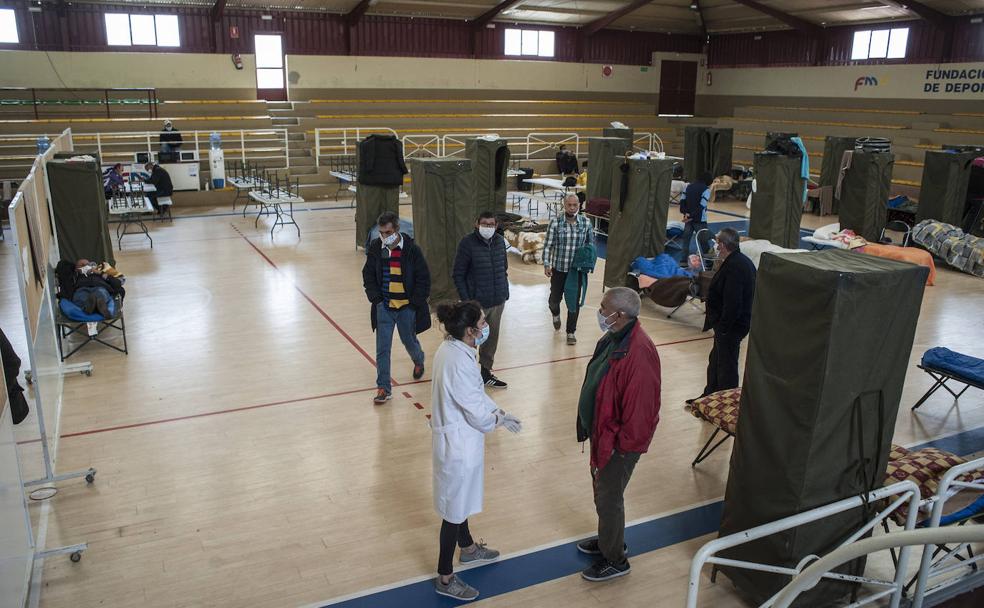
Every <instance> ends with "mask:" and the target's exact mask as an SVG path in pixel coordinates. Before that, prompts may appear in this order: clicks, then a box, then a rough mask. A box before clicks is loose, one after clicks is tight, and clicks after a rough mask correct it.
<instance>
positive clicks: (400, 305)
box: [362, 212, 431, 405]
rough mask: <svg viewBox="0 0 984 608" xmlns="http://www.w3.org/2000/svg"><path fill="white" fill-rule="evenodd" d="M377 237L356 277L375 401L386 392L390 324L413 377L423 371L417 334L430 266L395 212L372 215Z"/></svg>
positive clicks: (422, 326)
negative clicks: (372, 344)
mask: <svg viewBox="0 0 984 608" xmlns="http://www.w3.org/2000/svg"><path fill="white" fill-rule="evenodd" d="M377 225H378V227H379V238H376V239H373V241H372V242H371V243H369V247H368V248H367V249H366V263H365V266H363V268H362V283H363V287H365V290H366V297H367V298H369V303H370V304H371V305H372V310H371V311H370V319H371V320H372V328H373V329H374V330H375V331H376V396H375V398H374V399H373V403H375V404H377V405H379V404H382V403H386V401H388V400H389V399H390V398H391V393H392V390H393V387H392V378H391V376H390V352H391V350H392V348H393V330H394V329H396V330H397V331H398V332H399V334H400V341H401V342H403V346H404V347H405V348H406V349H407V353H408V354H409V355H410V359H411V360H412V361H413V379H414V380H419V379H420V378H421V377H423V375H424V351H423V349H421V348H420V342H418V341H417V334H419V333H421V332H424V331H426V330H427V329H429V328H430V326H431V317H430V308H429V307H428V305H427V298H428V297H429V296H430V271H429V269H428V268H427V261H426V260H425V259H424V254H423V252H422V251H421V250H420V247H418V246H417V245H416V244H415V243H414V242H413V239H411V238H410V237H409V236H408V235H406V234H403V233H402V232H400V218H399V217H397V215H396V214H395V213H390V212H387V213H384V214H382V215H380V216H379V220H378V221H377Z"/></svg>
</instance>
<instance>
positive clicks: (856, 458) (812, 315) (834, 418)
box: [720, 250, 929, 606]
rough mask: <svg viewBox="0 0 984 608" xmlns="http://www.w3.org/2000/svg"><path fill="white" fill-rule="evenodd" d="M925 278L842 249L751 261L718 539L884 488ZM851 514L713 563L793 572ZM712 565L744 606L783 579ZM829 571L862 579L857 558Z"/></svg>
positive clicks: (826, 591) (828, 588)
mask: <svg viewBox="0 0 984 608" xmlns="http://www.w3.org/2000/svg"><path fill="white" fill-rule="evenodd" d="M928 273H929V270H928V269H927V268H925V267H922V266H916V265H914V264H906V263H902V262H896V261H894V260H887V259H883V258H876V257H874V256H867V255H858V254H857V253H852V252H849V251H843V250H827V251H817V252H810V253H781V254H774V253H766V254H763V255H762V259H761V263H760V265H759V270H758V276H757V279H756V285H755V301H754V303H753V304H752V328H751V333H750V334H749V341H748V342H749V344H748V356H747V363H746V364H745V374H744V381H743V383H742V394H741V408H740V412H741V413H740V416H739V418H740V420H739V423H738V430H737V435H736V437H735V442H734V448H733V450H734V451H733V453H732V456H731V466H730V471H729V474H728V482H727V487H726V491H725V498H724V511H723V515H722V520H721V530H720V536H727V535H729V534H734V533H736V532H740V531H742V530H747V529H748V528H751V527H754V526H758V525H761V524H764V523H767V522H771V521H775V520H777V519H780V518H783V517H787V516H789V515H793V514H796V513H801V512H803V511H806V510H809V509H812V508H814V507H818V506H821V505H825V504H828V503H831V502H834V501H836V500H840V499H842V498H847V497H850V496H857V495H858V494H860V493H862V492H867V491H870V490H873V489H875V488H877V487H881V486H882V484H883V483H884V481H885V469H886V467H887V464H888V453H889V448H890V444H891V441H892V435H893V434H894V431H895V419H896V415H897V412H898V407H899V400H900V398H901V396H902V388H903V383H904V381H905V375H906V370H907V369H908V367H909V356H910V354H911V351H912V342H913V336H914V335H915V330H916V322H917V320H918V318H919V308H920V305H921V303H922V296H923V288H924V285H925V282H926V277H927V275H928ZM859 345H863V346H861V347H859ZM877 509H878V507H877V506H875V505H871V506H870V507H869V510H870V511H877ZM861 517H862V508H859V509H856V510H853V511H849V512H845V513H842V514H840V515H837V516H833V517H829V518H825V519H823V520H821V521H817V522H814V523H811V524H807V525H805V526H801V527H799V528H796V529H795V530H791V531H788V532H784V533H781V534H777V535H773V536H769V537H766V538H763V539H760V540H758V541H755V542H752V543H748V544H745V545H742V546H741V547H735V548H733V549H730V550H728V551H726V552H723V553H722V557H727V558H730V559H736V560H748V561H753V562H757V563H764V564H774V565H777V566H785V567H795V566H796V564H797V563H798V562H799V560H800V559H802V557H803V556H804V555H809V554H816V555H824V554H826V553H827V552H829V551H830V550H831V549H833V548H834V547H835V546H836V545H837V544H838V543H839V542H840V541H843V540H844V538H845V537H846V536H847V535H848V534H850V533H851V532H853V531H854V530H856V529H857V526H858V523H859V522H860V521H861ZM720 568H721V570H722V571H723V572H724V573H725V574H726V575H727V576H728V577H729V578H731V580H732V581H733V582H734V583H735V585H736V586H737V587H738V588H739V589H740V590H741V591H742V592H744V593H747V594H748V597H749V598H750V599H751V601H752V602H753V603H754V604H755V605H758V604H759V603H761V602H764V601H765V600H766V599H767V598H769V597H770V596H772V595H773V594H774V593H775V592H776V591H778V590H779V589H780V588H781V587H782V586H783V585H785V584H786V583H787V582H788V581H789V577H788V576H782V575H777V574H770V573H764V572H752V571H748V570H737V569H732V568H728V567H725V566H721V567H720ZM837 571H839V572H850V573H853V574H862V573H863V571H864V561H863V559H862V560H858V561H855V562H852V563H849V564H846V565H845V566H843V567H841V568H838V569H837ZM850 590H851V587H850V586H848V585H846V584H843V583H834V582H823V583H821V584H820V585H818V586H817V587H816V588H814V589H813V590H811V591H809V592H806V593H804V594H803V595H801V596H800V598H799V599H798V601H797V602H796V603H795V604H794V605H796V606H828V605H832V604H833V602H834V600H835V599H836V598H838V597H840V596H843V595H845V594H846V593H849V592H850Z"/></svg>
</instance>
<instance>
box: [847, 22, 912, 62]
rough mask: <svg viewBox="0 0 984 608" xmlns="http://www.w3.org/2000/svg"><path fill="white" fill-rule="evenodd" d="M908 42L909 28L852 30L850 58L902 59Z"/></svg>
mask: <svg viewBox="0 0 984 608" xmlns="http://www.w3.org/2000/svg"><path fill="white" fill-rule="evenodd" d="M908 42H909V28H907V27H903V28H898V29H894V30H874V31H872V30H861V31H860V32H854V44H853V45H852V46H851V59H902V58H904V57H905V48H906V45H907V43H908Z"/></svg>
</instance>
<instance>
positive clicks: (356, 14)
mask: <svg viewBox="0 0 984 608" xmlns="http://www.w3.org/2000/svg"><path fill="white" fill-rule="evenodd" d="M373 4H376V0H361V2H359V3H358V4H356V5H355V7H354V8H353V9H352V10H350V11H349V12H348V13H346V14H345V22H346V23H348V24H349V27H351V26H353V25H355V24H357V23H358V22H359V20H361V19H362V16H363V15H365V14H366V11H367V10H369V7H370V6H372V5H373Z"/></svg>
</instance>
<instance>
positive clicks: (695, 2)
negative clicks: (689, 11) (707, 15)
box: [690, 0, 707, 42]
mask: <svg viewBox="0 0 984 608" xmlns="http://www.w3.org/2000/svg"><path fill="white" fill-rule="evenodd" d="M690 5H691V6H693V7H694V10H695V11H696V13H697V25H699V26H700V35H701V38H703V39H704V42H707V22H706V21H704V11H703V10H701V8H700V0H692V1H691V3H690Z"/></svg>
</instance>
